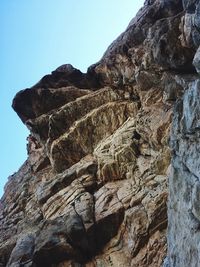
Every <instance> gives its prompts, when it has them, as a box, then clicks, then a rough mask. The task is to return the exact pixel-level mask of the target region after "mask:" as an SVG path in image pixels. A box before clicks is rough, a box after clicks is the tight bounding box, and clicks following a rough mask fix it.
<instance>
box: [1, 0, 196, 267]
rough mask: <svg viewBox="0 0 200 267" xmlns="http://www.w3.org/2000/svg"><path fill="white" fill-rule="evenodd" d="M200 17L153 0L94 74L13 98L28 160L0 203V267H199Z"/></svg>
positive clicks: (189, 4)
mask: <svg viewBox="0 0 200 267" xmlns="http://www.w3.org/2000/svg"><path fill="white" fill-rule="evenodd" d="M199 15H200V3H199V1H197V0H188V1H186V0H182V1H181V0H173V1H172V0H148V1H145V3H144V7H143V8H142V9H141V10H140V11H139V12H138V14H137V15H136V17H135V18H134V19H133V20H132V21H131V22H130V24H129V25H128V27H127V29H126V30H125V32H124V33H122V34H121V35H120V36H119V37H118V38H117V39H116V40H115V41H114V42H113V43H112V44H111V45H110V46H109V47H108V49H107V51H106V52H105V54H104V56H103V57H102V59H101V60H100V61H99V62H98V63H96V64H94V65H92V66H91V67H89V68H88V71H87V73H82V72H80V71H79V70H77V69H75V68H74V67H73V66H71V65H70V64H66V65H63V66H61V67H59V68H58V69H56V70H55V71H53V72H52V73H51V74H49V75H46V76H44V77H43V78H42V79H41V80H40V81H39V82H38V83H37V84H36V85H35V86H33V87H31V88H29V89H25V90H22V91H20V92H19V93H18V94H17V95H16V96H15V98H14V100H13V108H14V110H15V111H16V112H17V114H18V115H19V117H20V118H21V120H22V121H23V123H24V124H25V125H26V126H27V127H28V129H29V130H30V136H29V137H28V145H27V150H28V159H27V161H26V162H25V163H24V164H23V166H22V167H21V168H20V169H19V171H18V172H17V173H15V174H14V175H12V176H11V177H9V181H8V183H7V184H6V186H5V193H4V196H3V197H2V199H1V201H0V226H1V227H0V266H8V267H11V266H12V267H18V266H26V267H28V266H29V267H30V266H32V267H45V266H47V267H111V266H112V267H148V266H149V267H158V266H170V267H175V266H177V267H188V266H191V267H192V266H200V256H199V255H200V251H199V250H200V231H199V229H200V208H199V203H200V182H199V179H200V167H199V163H200V161H199V155H198V153H199V149H200V148H199V146H200V144H199V140H200V139H199V127H200V126H199V118H200V115H199V114H200V100H199V99H200V98H199V90H200V85H199V78H198V77H199V76H198V72H200V49H198V47H199V45H200V19H199ZM171 125H172V127H171ZM170 129H171V130H170ZM168 178H169V187H168ZM168 188H169V190H168ZM168 191H169V204H168V217H169V220H168V234H167V233H166V231H167V230H166V229H167V198H168ZM167 236H168V253H167ZM166 256H167V257H166Z"/></svg>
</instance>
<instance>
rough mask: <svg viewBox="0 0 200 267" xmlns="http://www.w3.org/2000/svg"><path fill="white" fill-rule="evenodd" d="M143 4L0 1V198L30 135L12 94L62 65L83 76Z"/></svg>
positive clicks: (87, 0) (134, 1) (135, 0)
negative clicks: (75, 70)
mask: <svg viewBox="0 0 200 267" xmlns="http://www.w3.org/2000/svg"><path fill="white" fill-rule="evenodd" d="M143 2H144V1H143V0H123V1H122V0H98V1H97V0H96V1H94V0H79V1H78V0H1V1H0V25H1V27H0V36H1V42H0V58H1V61H0V71H1V82H0V84H1V89H0V125H1V129H0V133H1V138H0V147H1V151H0V166H1V167H0V197H1V195H2V193H3V186H4V184H5V183H6V180H7V177H8V176H9V175H11V174H13V173H14V172H16V171H17V170H18V169H19V167H20V166H21V165H22V163H23V162H24V161H25V159H26V157H27V155H26V137H27V136H28V130H27V129H26V127H25V126H24V125H23V124H22V122H21V121H20V119H19V118H18V116H17V115H16V114H15V112H14V111H13V110H12V108H11V103H12V99H13V97H14V95H15V94H16V93H17V92H18V91H19V90H21V89H24V88H27V87H31V86H32V85H34V84H35V83H36V82H38V81H39V79H40V78H41V77H42V76H44V75H46V74H48V73H50V72H51V71H52V70H54V69H55V68H57V67H58V66H60V65H62V64H65V63H71V64H72V65H73V66H74V67H76V68H79V69H80V70H81V71H83V72H85V71H86V69H87V67H89V66H90V65H91V64H93V63H95V62H97V61H98V60H99V59H100V58H101V56H102V55H103V53H104V52H105V50H106V48H107V47H108V45H109V44H110V43H111V42H112V41H113V40H114V39H115V38H116V37H117V36H118V35H119V34H120V33H121V32H122V31H124V30H125V28H126V27H127V25H128V23H129V21H130V20H131V19H132V18H133V17H134V15H135V14H136V12H137V11H138V10H139V8H140V7H141V6H142V5H143Z"/></svg>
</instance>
